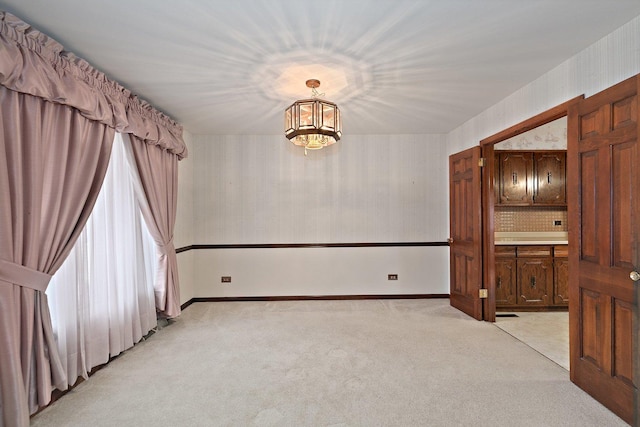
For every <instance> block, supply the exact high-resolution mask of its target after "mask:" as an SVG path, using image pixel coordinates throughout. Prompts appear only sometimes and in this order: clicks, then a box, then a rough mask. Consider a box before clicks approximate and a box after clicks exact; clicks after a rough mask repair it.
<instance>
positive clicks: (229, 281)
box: [221, 276, 231, 283]
mask: <svg viewBox="0 0 640 427" xmlns="http://www.w3.org/2000/svg"><path fill="white" fill-rule="evenodd" d="M221 281H222V283H231V276H222V280H221Z"/></svg>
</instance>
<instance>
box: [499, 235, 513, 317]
mask: <svg viewBox="0 0 640 427" xmlns="http://www.w3.org/2000/svg"><path fill="white" fill-rule="evenodd" d="M516 300H517V297H516V248H515V246H496V306H501V305H513V304H515V303H516Z"/></svg>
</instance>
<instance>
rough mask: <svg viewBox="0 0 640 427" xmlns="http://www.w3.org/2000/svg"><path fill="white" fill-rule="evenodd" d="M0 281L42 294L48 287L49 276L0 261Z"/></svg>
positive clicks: (22, 266)
mask: <svg viewBox="0 0 640 427" xmlns="http://www.w3.org/2000/svg"><path fill="white" fill-rule="evenodd" d="M0 280H3V281H5V282H9V283H15V284H16V285H20V286H22V287H25V288H31V289H33V290H36V291H40V292H44V291H46V290H47V286H49V282H50V281H51V276H50V275H49V274H46V273H43V272H41V271H38V270H34V269H32V268H29V267H25V266H24V265H20V264H16V263H15V262H10V261H6V260H4V259H0Z"/></svg>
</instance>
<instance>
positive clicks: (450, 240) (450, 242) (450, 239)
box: [447, 237, 453, 245]
mask: <svg viewBox="0 0 640 427" xmlns="http://www.w3.org/2000/svg"><path fill="white" fill-rule="evenodd" d="M447 242H448V243H449V244H450V245H452V244H453V237H449V238H448V239H447Z"/></svg>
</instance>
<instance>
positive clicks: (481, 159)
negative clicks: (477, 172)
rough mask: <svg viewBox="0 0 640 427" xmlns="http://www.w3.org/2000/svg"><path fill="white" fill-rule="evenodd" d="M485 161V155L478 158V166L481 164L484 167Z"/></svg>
mask: <svg viewBox="0 0 640 427" xmlns="http://www.w3.org/2000/svg"><path fill="white" fill-rule="evenodd" d="M485 163H486V159H485V158H484V157H480V158H479V159H478V166H480V167H481V168H483V167H484V165H485Z"/></svg>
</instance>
